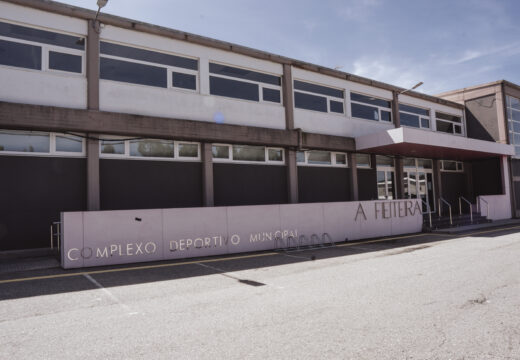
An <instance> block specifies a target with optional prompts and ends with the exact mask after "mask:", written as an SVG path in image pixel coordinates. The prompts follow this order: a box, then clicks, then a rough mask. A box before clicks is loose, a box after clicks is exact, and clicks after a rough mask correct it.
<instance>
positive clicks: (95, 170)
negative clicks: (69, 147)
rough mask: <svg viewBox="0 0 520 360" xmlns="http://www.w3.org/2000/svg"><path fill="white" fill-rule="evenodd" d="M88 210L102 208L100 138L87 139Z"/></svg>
mask: <svg viewBox="0 0 520 360" xmlns="http://www.w3.org/2000/svg"><path fill="white" fill-rule="evenodd" d="M87 210H88V211H97V210H101V201H100V188H99V140H96V139H91V138H88V139H87Z"/></svg>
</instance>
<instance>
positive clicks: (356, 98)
mask: <svg viewBox="0 0 520 360" xmlns="http://www.w3.org/2000/svg"><path fill="white" fill-rule="evenodd" d="M350 101H351V104H350V105H351V110H352V117H355V118H360V119H366V120H374V121H384V122H391V121H392V102H391V101H389V100H383V99H379V98H375V97H373V96H367V95H361V94H356V93H352V92H351V93H350Z"/></svg>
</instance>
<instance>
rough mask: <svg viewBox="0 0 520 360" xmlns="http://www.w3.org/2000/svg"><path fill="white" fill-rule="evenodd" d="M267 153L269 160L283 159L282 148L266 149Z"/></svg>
mask: <svg viewBox="0 0 520 360" xmlns="http://www.w3.org/2000/svg"><path fill="white" fill-rule="evenodd" d="M267 155H268V156H269V161H283V150H282V149H268V150H267Z"/></svg>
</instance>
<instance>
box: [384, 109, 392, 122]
mask: <svg viewBox="0 0 520 360" xmlns="http://www.w3.org/2000/svg"><path fill="white" fill-rule="evenodd" d="M381 120H382V121H388V122H390V121H392V114H391V113H390V111H384V110H381Z"/></svg>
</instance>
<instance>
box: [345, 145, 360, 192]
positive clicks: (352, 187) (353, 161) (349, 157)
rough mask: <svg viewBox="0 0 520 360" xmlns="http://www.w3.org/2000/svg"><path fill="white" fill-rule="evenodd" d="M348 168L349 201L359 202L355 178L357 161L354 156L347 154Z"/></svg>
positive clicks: (356, 179)
mask: <svg viewBox="0 0 520 360" xmlns="http://www.w3.org/2000/svg"><path fill="white" fill-rule="evenodd" d="M347 162H348V167H349V168H350V189H349V191H350V201H358V200H359V186H358V176H357V159H356V154H354V153H348V154H347Z"/></svg>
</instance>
